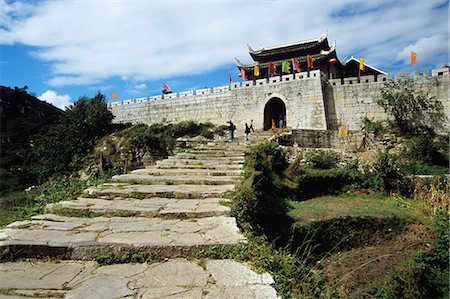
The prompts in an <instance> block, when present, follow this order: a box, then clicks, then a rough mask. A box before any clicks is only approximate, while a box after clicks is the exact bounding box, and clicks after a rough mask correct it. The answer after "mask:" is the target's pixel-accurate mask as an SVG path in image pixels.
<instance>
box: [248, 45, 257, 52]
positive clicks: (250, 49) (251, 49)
mask: <svg viewBox="0 0 450 299" xmlns="http://www.w3.org/2000/svg"><path fill="white" fill-rule="evenodd" d="M247 47H248V50H249V51H250V52H255V50H253V48H252V47H250V45H249V44H247Z"/></svg>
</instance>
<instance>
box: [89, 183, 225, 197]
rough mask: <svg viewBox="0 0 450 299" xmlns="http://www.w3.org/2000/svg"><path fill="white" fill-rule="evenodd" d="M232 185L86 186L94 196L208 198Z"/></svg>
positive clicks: (115, 184)
mask: <svg viewBox="0 0 450 299" xmlns="http://www.w3.org/2000/svg"><path fill="white" fill-rule="evenodd" d="M233 188H234V185H206V186H202V185H138V184H137V185H130V184H124V183H110V184H104V185H101V186H97V187H91V188H88V192H89V194H91V195H96V196H107V197H110V198H111V197H116V196H122V197H123V196H130V197H134V198H151V197H165V198H189V199H192V198H208V197H219V196H220V195H221V194H223V193H224V192H226V191H228V190H232V189H233Z"/></svg>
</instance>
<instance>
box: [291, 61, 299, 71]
mask: <svg viewBox="0 0 450 299" xmlns="http://www.w3.org/2000/svg"><path fill="white" fill-rule="evenodd" d="M292 65H293V67H294V72H300V62H298V58H294V59H292Z"/></svg>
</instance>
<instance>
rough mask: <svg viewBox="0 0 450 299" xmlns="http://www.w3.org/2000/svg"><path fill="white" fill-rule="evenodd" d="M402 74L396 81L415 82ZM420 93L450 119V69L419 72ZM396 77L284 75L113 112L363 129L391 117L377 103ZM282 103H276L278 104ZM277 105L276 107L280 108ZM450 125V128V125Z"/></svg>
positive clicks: (142, 117) (131, 116)
mask: <svg viewBox="0 0 450 299" xmlns="http://www.w3.org/2000/svg"><path fill="white" fill-rule="evenodd" d="M410 78H411V74H410V73H400V74H398V75H397V76H396V79H399V80H404V79H410ZM411 79H413V80H414V82H415V84H416V87H417V89H421V90H425V91H427V92H429V93H430V94H431V95H432V96H434V97H435V98H436V99H438V100H439V101H441V102H442V104H443V106H444V110H445V114H446V115H447V117H450V95H449V94H450V75H449V69H448V68H443V69H435V70H432V72H431V75H430V74H429V72H428V71H419V72H415V73H414V74H413V76H412V78H411ZM388 80H392V76H391V75H385V76H384V75H382V76H378V77H374V76H362V77H361V79H360V80H359V82H358V79H357V78H345V79H331V80H327V79H326V78H325V77H324V76H323V74H321V73H320V71H318V70H315V71H311V72H310V74H309V76H308V74H307V73H306V72H304V73H297V74H295V75H293V74H290V75H283V76H276V77H271V78H269V79H259V80H256V81H244V82H242V83H239V82H237V83H233V84H231V85H230V86H218V87H213V88H204V89H198V90H194V91H185V92H180V93H173V94H169V95H165V96H153V97H144V98H138V99H132V100H126V101H122V102H113V103H111V104H109V108H110V109H111V111H112V112H113V114H114V115H115V116H116V118H115V120H114V121H115V122H117V123H124V122H131V123H145V124H154V123H161V122H172V123H175V122H180V121H185V120H193V121H196V122H211V123H213V124H216V125H224V124H226V121H228V120H230V119H231V120H232V121H233V122H234V123H235V125H236V126H237V128H238V131H237V134H243V128H244V123H246V122H247V123H249V122H250V120H251V119H253V125H254V128H255V129H267V128H268V125H267V123H268V119H269V123H270V119H272V118H273V119H274V120H275V122H276V123H277V121H278V113H281V111H282V112H283V114H285V116H286V125H287V126H288V127H291V128H293V129H299V130H319V131H324V130H337V128H338V127H339V126H340V125H346V126H347V127H348V129H349V130H359V129H360V127H361V119H362V118H363V117H365V116H367V117H369V118H374V119H376V120H381V119H386V118H387V115H386V114H385V113H384V111H383V109H382V108H381V107H380V106H379V105H378V104H377V100H378V99H379V98H380V91H381V87H382V86H384V84H385V82H386V81H388ZM274 102H276V105H279V106H276V105H272V104H274ZM274 107H275V108H274ZM447 126H448V125H447ZM446 130H448V127H446Z"/></svg>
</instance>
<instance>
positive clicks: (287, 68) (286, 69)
mask: <svg viewBox="0 0 450 299" xmlns="http://www.w3.org/2000/svg"><path fill="white" fill-rule="evenodd" d="M290 68H291V66H290V65H289V61H283V62H282V63H281V71H282V72H283V73H289V72H290V71H291V70H290Z"/></svg>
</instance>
